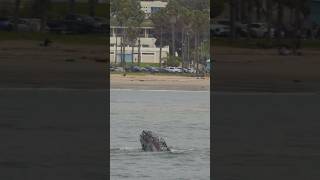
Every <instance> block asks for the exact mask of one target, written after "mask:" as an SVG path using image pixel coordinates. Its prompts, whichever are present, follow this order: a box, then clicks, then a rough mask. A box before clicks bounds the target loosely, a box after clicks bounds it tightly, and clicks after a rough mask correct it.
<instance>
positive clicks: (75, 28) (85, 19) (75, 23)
mask: <svg viewBox="0 0 320 180" xmlns="http://www.w3.org/2000/svg"><path fill="white" fill-rule="evenodd" d="M47 25H48V27H49V29H50V31H52V32H59V33H81V34H82V33H92V32H94V31H95V26H96V24H95V20H94V18H92V17H90V16H82V15H78V14H68V15H66V16H65V18H64V19H63V20H52V21H48V23H47Z"/></svg>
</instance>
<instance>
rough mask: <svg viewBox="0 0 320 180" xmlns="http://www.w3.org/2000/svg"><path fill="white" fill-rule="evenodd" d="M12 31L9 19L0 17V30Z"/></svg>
mask: <svg viewBox="0 0 320 180" xmlns="http://www.w3.org/2000/svg"><path fill="white" fill-rule="evenodd" d="M12 29H13V25H12V21H11V20H10V19H9V18H1V17H0V30H5V31H10V30H12Z"/></svg>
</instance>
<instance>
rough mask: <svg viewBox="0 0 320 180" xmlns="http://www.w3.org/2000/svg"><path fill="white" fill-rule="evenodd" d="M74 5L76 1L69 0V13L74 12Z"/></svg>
mask: <svg viewBox="0 0 320 180" xmlns="http://www.w3.org/2000/svg"><path fill="white" fill-rule="evenodd" d="M75 6H76V1H75V0H69V13H70V14H73V13H75Z"/></svg>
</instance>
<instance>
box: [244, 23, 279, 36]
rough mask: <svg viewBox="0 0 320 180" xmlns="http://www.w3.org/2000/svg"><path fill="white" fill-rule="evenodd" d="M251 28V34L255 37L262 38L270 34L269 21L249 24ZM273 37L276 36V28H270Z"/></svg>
mask: <svg viewBox="0 0 320 180" xmlns="http://www.w3.org/2000/svg"><path fill="white" fill-rule="evenodd" d="M248 28H249V29H250V34H251V35H252V36H254V37H257V38H261V37H267V35H268V25H267V23H251V24H249V25H248ZM270 33H271V37H274V28H271V29H270Z"/></svg>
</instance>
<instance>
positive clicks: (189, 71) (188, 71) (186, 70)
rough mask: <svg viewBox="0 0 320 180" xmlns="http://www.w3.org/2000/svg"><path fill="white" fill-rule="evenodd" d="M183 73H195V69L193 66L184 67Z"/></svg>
mask: <svg viewBox="0 0 320 180" xmlns="http://www.w3.org/2000/svg"><path fill="white" fill-rule="evenodd" d="M183 71H184V72H185V73H195V72H196V70H195V69H194V68H184V70H183Z"/></svg>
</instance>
